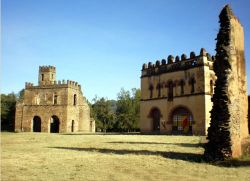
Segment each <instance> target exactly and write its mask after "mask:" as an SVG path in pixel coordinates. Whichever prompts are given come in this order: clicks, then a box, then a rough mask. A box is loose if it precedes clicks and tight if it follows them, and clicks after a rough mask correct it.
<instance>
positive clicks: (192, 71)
mask: <svg viewBox="0 0 250 181" xmlns="http://www.w3.org/2000/svg"><path fill="white" fill-rule="evenodd" d="M213 62H214V57H211V56H210V54H208V53H207V52H206V50H205V49H204V48H202V49H201V50H200V53H199V54H198V55H196V54H195V53H194V52H191V53H190V56H189V57H187V56H186V55H185V54H182V55H181V57H179V56H176V57H173V56H172V55H169V56H168V59H167V61H166V60H165V59H163V60H161V61H159V60H158V61H156V63H155V64H152V63H151V62H149V63H148V64H144V65H143V67H142V74H141V105H140V109H141V111H140V128H141V132H144V133H149V132H154V133H167V134H198V135H205V134H206V131H207V128H208V127H209V120H210V113H209V111H210V110H211V108H212V103H211V96H212V95H213V90H214V88H213V87H214V82H215V79H216V77H215V74H214V71H213Z"/></svg>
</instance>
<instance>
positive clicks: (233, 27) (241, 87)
mask: <svg viewBox="0 0 250 181" xmlns="http://www.w3.org/2000/svg"><path fill="white" fill-rule="evenodd" d="M219 18H220V21H219V22H220V30H219V33H218V35H217V44H216V57H215V58H216V60H215V62H214V71H215V75H216V76H217V80H216V82H215V90H214V95H213V97H212V102H213V108H212V110H211V123H210V127H209V128H208V137H207V139H208V143H207V144H206V146H205V153H204V155H205V157H206V159H207V160H209V161H216V160H225V159H231V158H237V157H239V156H241V154H242V150H241V145H242V142H243V141H244V138H246V137H247V136H248V120H247V112H248V99H247V82H246V70H245V69H246V68H245V58H244V32H243V27H242V26H241V24H240V22H239V20H238V19H237V18H236V17H235V16H234V15H233V12H232V10H231V8H230V7H229V6H228V5H226V6H225V7H224V8H223V9H222V11H221V13H220V15H219Z"/></svg>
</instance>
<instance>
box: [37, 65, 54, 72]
mask: <svg viewBox="0 0 250 181" xmlns="http://www.w3.org/2000/svg"><path fill="white" fill-rule="evenodd" d="M39 71H40V72H50V71H56V67H54V66H51V65H49V66H39Z"/></svg>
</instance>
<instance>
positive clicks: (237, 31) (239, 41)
mask: <svg viewBox="0 0 250 181" xmlns="http://www.w3.org/2000/svg"><path fill="white" fill-rule="evenodd" d="M230 25H231V30H230V44H229V49H230V56H229V62H230V64H231V72H230V74H229V77H228V79H229V80H228V81H229V82H228V85H229V86H228V95H229V100H230V103H231V104H229V112H230V115H231V135H232V147H233V148H232V150H233V153H232V154H233V156H236V157H237V156H239V155H241V150H240V148H241V145H240V144H241V140H242V139H244V138H246V137H247V136H248V130H247V127H248V121H247V111H248V100H247V82H246V65H245V57H244V32H243V27H242V26H241V24H240V22H239V20H238V19H237V18H236V17H235V16H233V15H231V16H230Z"/></svg>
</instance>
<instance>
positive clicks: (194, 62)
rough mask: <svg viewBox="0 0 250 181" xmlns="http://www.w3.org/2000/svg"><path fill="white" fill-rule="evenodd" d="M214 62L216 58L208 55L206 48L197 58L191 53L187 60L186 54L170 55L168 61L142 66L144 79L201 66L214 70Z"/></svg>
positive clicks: (163, 60)
mask: <svg viewBox="0 0 250 181" xmlns="http://www.w3.org/2000/svg"><path fill="white" fill-rule="evenodd" d="M213 61H214V56H211V55H210V54H209V53H207V52H206V50H205V49H204V48H201V50H200V54H199V55H198V56H196V54H195V52H190V56H189V58H187V55H186V54H182V55H181V57H179V56H178V55H177V56H176V57H174V56H173V55H169V56H168V58H167V60H166V59H162V60H161V61H160V60H157V61H156V62H155V64H152V62H148V64H146V63H144V64H143V66H142V77H145V76H151V75H158V74H162V73H168V72H174V71H180V70H187V69H190V68H194V67H199V66H209V68H210V69H212V68H213Z"/></svg>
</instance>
